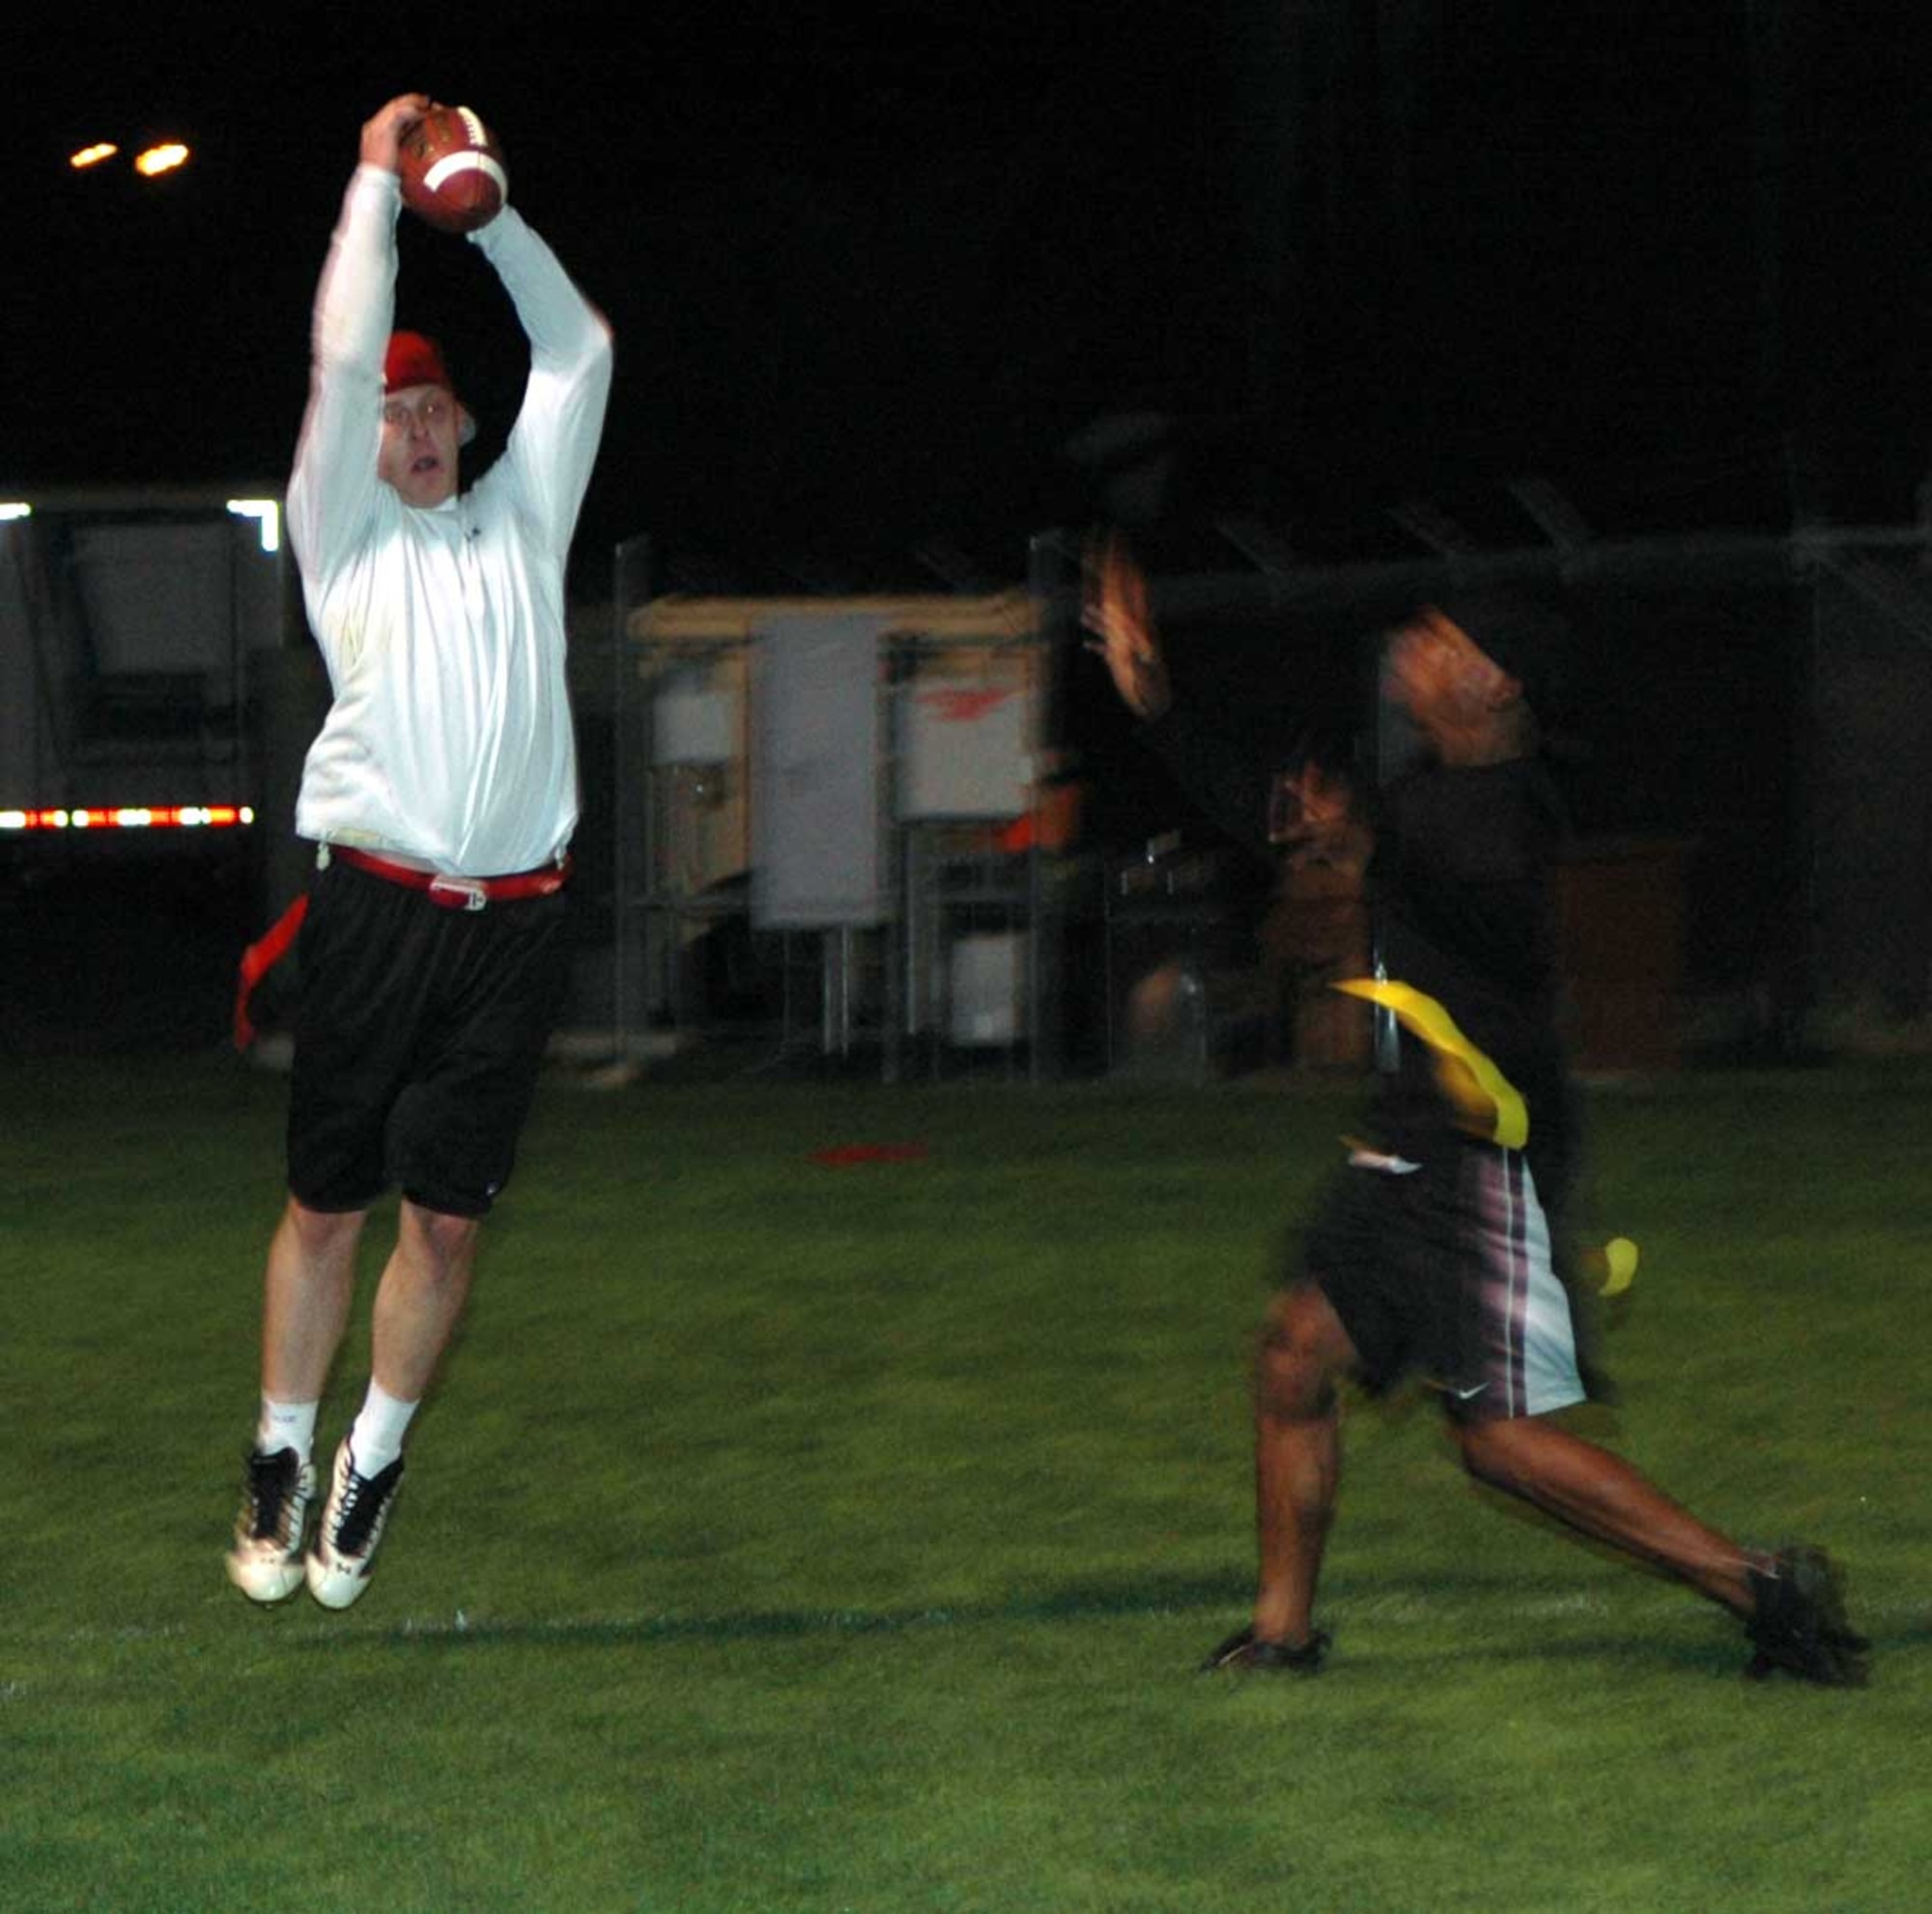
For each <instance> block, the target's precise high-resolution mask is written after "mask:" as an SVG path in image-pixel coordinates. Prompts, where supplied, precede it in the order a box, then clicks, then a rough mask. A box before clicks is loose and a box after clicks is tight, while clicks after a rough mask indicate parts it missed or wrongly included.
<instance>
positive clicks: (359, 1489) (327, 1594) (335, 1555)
mask: <svg viewBox="0 0 1932 1914" xmlns="http://www.w3.org/2000/svg"><path fill="white" fill-rule="evenodd" d="M402 1479H403V1458H402V1457H401V1456H397V1458H396V1459H395V1461H394V1462H392V1463H390V1465H389V1466H388V1468H386V1469H384V1471H382V1472H381V1473H380V1474H377V1475H373V1476H371V1475H361V1474H358V1473H357V1472H356V1470H355V1460H354V1458H353V1457H352V1456H351V1455H350V1453H349V1439H348V1438H347V1437H346V1436H345V1437H344V1438H343V1441H342V1446H341V1447H340V1448H338V1449H337V1450H336V1451H335V1473H334V1475H333V1477H332V1478H331V1480H330V1482H329V1485H328V1500H327V1502H326V1503H325V1504H324V1505H323V1511H322V1524H321V1527H320V1528H318V1529H317V1530H316V1537H315V1547H314V1549H313V1550H312V1551H311V1552H310V1555H309V1558H308V1591H309V1593H310V1594H311V1595H313V1596H314V1597H315V1598H316V1600H317V1601H318V1602H320V1603H321V1604H322V1605H323V1607H324V1608H326V1609H346V1608H347V1607H348V1606H349V1605H350V1603H351V1602H353V1601H355V1599H356V1598H357V1597H358V1596H359V1595H360V1594H361V1593H362V1591H363V1589H364V1588H366V1587H367V1586H368V1585H369V1571H370V1570H371V1569H372V1568H373V1567H374V1566H375V1563H376V1545H377V1544H378V1543H379V1542H381V1541H382V1539H383V1527H384V1524H385V1523H386V1522H387V1521H388V1519H389V1510H390V1508H391V1507H392V1506H394V1503H395V1500H396V1484H397V1483H398V1482H400V1481H401V1480H402Z"/></svg>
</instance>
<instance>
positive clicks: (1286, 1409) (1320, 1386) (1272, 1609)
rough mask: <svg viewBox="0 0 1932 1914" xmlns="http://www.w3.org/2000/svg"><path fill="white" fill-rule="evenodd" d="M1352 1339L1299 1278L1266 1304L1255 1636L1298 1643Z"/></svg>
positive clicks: (1323, 1528)
mask: <svg viewBox="0 0 1932 1914" xmlns="http://www.w3.org/2000/svg"><path fill="white" fill-rule="evenodd" d="M1354 1360H1355V1351H1354V1345H1353V1344H1352V1343H1350V1340H1349V1336H1348V1332H1347V1331H1346V1330H1345V1329H1344V1328H1343V1327H1342V1324H1341V1320H1340V1319H1339V1318H1338V1317H1337V1316H1336V1314H1335V1311H1334V1309H1333V1308H1332V1307H1331V1306H1330V1304H1329V1301H1328V1299H1327V1298H1326V1297H1325V1296H1323V1295H1322V1294H1321V1291H1320V1290H1319V1289H1316V1288H1314V1287H1313V1286H1312V1285H1308V1284H1303V1285H1300V1286H1297V1287H1296V1288H1294V1289H1292V1290H1288V1291H1286V1292H1284V1293H1283V1294H1282V1295H1281V1296H1279V1297H1277V1298H1276V1299H1275V1300H1274V1301H1273V1303H1272V1304H1271V1305H1270V1306H1269V1309H1268V1314H1267V1320H1266V1323H1265V1324H1264V1328H1263V1330H1262V1344H1261V1352H1260V1357H1259V1359H1258V1361H1257V1364H1256V1377H1255V1535H1256V1544H1257V1550H1258V1554H1259V1558H1260V1559H1259V1581H1258V1585H1257V1589H1256V1594H1255V1614H1254V1626H1255V1635H1256V1637H1257V1639H1258V1640H1261V1641H1264V1642H1286V1643H1289V1644H1290V1645H1291V1646H1298V1645H1300V1644H1301V1643H1305V1642H1306V1641H1307V1640H1308V1638H1309V1636H1310V1634H1311V1632H1312V1630H1313V1627H1314V1622H1313V1614H1314V1606H1315V1585H1316V1582H1317V1581H1318V1579H1319V1578H1320V1576H1321V1557H1322V1552H1323V1550H1324V1549H1325V1547H1326V1546H1327V1541H1328V1525H1329V1523H1330V1521H1331V1520H1332V1519H1333V1516H1334V1512H1335V1491H1336V1487H1337V1484H1338V1482H1339V1480H1340V1476H1341V1466H1342V1428H1341V1406H1340V1402H1339V1399H1338V1397H1337V1393H1336V1384H1337V1382H1338V1380H1339V1379H1340V1378H1341V1377H1342V1376H1343V1375H1345V1374H1346V1373H1347V1372H1348V1371H1349V1370H1350V1368H1351V1367H1352V1366H1353V1364H1354Z"/></svg>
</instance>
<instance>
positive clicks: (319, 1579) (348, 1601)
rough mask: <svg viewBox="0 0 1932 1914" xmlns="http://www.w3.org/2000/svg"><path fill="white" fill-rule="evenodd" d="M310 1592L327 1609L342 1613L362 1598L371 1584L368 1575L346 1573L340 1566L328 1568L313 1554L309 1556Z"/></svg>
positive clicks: (308, 1575) (308, 1579) (308, 1576)
mask: <svg viewBox="0 0 1932 1914" xmlns="http://www.w3.org/2000/svg"><path fill="white" fill-rule="evenodd" d="M306 1579H307V1582H308V1592H309V1593H310V1594H311V1595H313V1596H314V1597H315V1599H316V1600H317V1601H318V1602H320V1603H321V1604H322V1606H323V1607H324V1608H326V1609H332V1610H335V1611H336V1612H337V1613H340V1612H341V1611H342V1610H343V1609H347V1608H353V1607H354V1606H355V1604H356V1603H357V1602H359V1601H360V1600H361V1599H362V1592H363V1590H364V1589H365V1588H367V1587H368V1585H369V1578H368V1577H367V1576H366V1575H349V1574H345V1573H344V1572H343V1571H342V1570H341V1569H339V1568H326V1567H324V1565H323V1564H322V1563H321V1562H319V1561H318V1560H316V1558H315V1557H313V1556H310V1557H309V1558H308V1571H307V1578H306Z"/></svg>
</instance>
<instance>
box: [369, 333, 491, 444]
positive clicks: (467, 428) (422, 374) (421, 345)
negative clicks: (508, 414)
mask: <svg viewBox="0 0 1932 1914" xmlns="http://www.w3.org/2000/svg"><path fill="white" fill-rule="evenodd" d="M410 386H441V387H442V389H443V390H444V391H445V392H447V393H448V394H449V396H450V397H451V398H452V399H456V409H457V411H458V413H459V414H461V415H462V416H461V420H460V422H459V424H458V427H457V432H458V437H459V439H460V441H461V443H463V444H466V445H467V444H469V442H470V440H472V439H473V438H475V436H476V421H475V420H474V419H473V418H471V417H470V416H469V407H468V406H466V405H465V404H464V403H463V401H462V399H460V398H458V397H457V392H456V386H455V383H454V382H453V381H452V380H451V378H450V376H449V367H448V365H447V364H446V363H445V362H444V360H443V357H442V348H441V346H440V345H439V344H438V343H437V342H436V340H434V339H432V338H431V337H430V336H429V335H428V334H427V333H426V332H391V333H390V334H389V349H388V351H387V352H386V353H384V355H383V389H384V391H385V392H402V391H407V390H408V389H409V387H410Z"/></svg>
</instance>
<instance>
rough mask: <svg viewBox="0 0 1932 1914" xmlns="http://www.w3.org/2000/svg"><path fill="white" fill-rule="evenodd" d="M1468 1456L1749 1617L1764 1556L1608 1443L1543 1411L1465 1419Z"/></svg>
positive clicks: (1488, 1475) (1514, 1489)
mask: <svg viewBox="0 0 1932 1914" xmlns="http://www.w3.org/2000/svg"><path fill="white" fill-rule="evenodd" d="M1457 1437H1458V1440H1459V1442H1460V1443H1461V1446H1462V1450H1463V1464H1464V1466H1465V1467H1466V1468H1467V1469H1468V1471H1469V1472H1470V1473H1471V1474H1472V1475H1474V1476H1476V1477H1477V1478H1478V1479H1479V1480H1481V1481H1484V1482H1487V1483H1489V1484H1491V1486H1492V1487H1494V1488H1497V1489H1501V1490H1503V1491H1505V1492H1506V1493H1507V1494H1509V1495H1513V1496H1517V1497H1519V1498H1520V1499H1521V1500H1524V1501H1526V1502H1530V1503H1533V1504H1534V1505H1535V1506H1536V1507H1538V1508H1540V1509H1543V1510H1544V1511H1545V1512H1546V1513H1548V1514H1549V1515H1553V1516H1555V1517H1556V1518H1557V1519H1558V1520H1559V1521H1561V1522H1564V1523H1567V1524H1568V1525H1569V1526H1570V1527H1571V1528H1576V1529H1579V1530H1580V1531H1581V1532H1582V1533H1583V1534H1585V1535H1589V1536H1591V1537H1593V1538H1594V1539H1595V1540H1597V1541H1600V1542H1607V1543H1609V1544H1610V1545H1611V1546H1612V1547H1614V1548H1618V1549H1621V1550H1623V1551H1624V1553H1625V1554H1626V1555H1631V1556H1634V1557H1637V1559H1638V1560H1640V1561H1646V1562H1649V1563H1650V1564H1652V1565H1653V1566H1654V1567H1657V1568H1662V1569H1664V1570H1666V1571H1667V1572H1668V1573H1670V1574H1672V1575H1674V1576H1676V1577H1677V1578H1678V1580H1680V1581H1682V1582H1687V1583H1689V1584H1690V1586H1691V1587H1693V1588H1695V1589H1696V1590H1697V1591H1698V1592H1699V1593H1700V1594H1704V1595H1708V1596H1709V1597H1710V1599H1711V1600H1712V1601H1714V1602H1719V1603H1721V1604H1722V1605H1723V1606H1724V1607H1725V1608H1727V1609H1732V1610H1734V1611H1735V1612H1736V1613H1737V1614H1741V1615H1749V1614H1750V1613H1751V1610H1752V1607H1753V1597H1752V1594H1751V1585H1750V1571H1751V1569H1752V1567H1753V1566H1756V1565H1757V1564H1758V1558H1757V1557H1753V1556H1752V1555H1751V1554H1750V1552H1749V1551H1748V1550H1747V1549H1745V1548H1744V1547H1742V1546H1741V1545H1740V1544H1739V1543H1737V1542H1734V1541H1732V1540H1731V1538H1730V1537H1729V1536H1728V1535H1723V1534H1719V1531H1718V1530H1717V1529H1715V1528H1708V1527H1707V1526H1706V1525H1705V1524H1704V1523H1701V1522H1699V1521H1698V1520H1697V1519H1696V1517H1695V1516H1693V1515H1691V1514H1690V1511H1689V1510H1688V1509H1685V1508H1684V1507H1682V1506H1681V1505H1680V1504H1678V1503H1677V1502H1675V1501H1673V1500H1671V1499H1670V1498H1669V1497H1668V1496H1666V1495H1665V1494H1664V1493H1663V1491H1662V1489H1660V1488H1658V1486H1657V1485H1656V1484H1655V1483H1654V1482H1652V1481H1651V1480H1650V1479H1649V1477H1647V1476H1646V1475H1644V1474H1643V1473H1641V1471H1638V1470H1636V1469H1634V1468H1632V1466H1631V1465H1630V1464H1629V1463H1628V1462H1626V1461H1624V1459H1623V1458H1622V1457H1621V1456H1619V1455H1614V1454H1612V1453H1611V1452H1610V1451H1609V1450H1608V1449H1605V1448H1600V1447H1599V1446H1598V1445H1597V1444H1596V1443H1590V1442H1585V1441H1584V1440H1583V1439H1582V1438H1581V1437H1580V1436H1576V1435H1572V1434H1571V1433H1570V1431H1569V1430H1567V1429H1564V1428H1561V1427H1559V1426H1558V1425H1557V1424H1556V1423H1553V1422H1550V1421H1548V1420H1546V1419H1545V1418H1543V1417H1541V1416H1534V1415H1531V1416H1520V1417H1514V1418H1508V1419H1501V1420H1496V1421H1489V1422H1472V1423H1467V1424H1464V1425H1462V1426H1460V1427H1459V1428H1458V1430H1457Z"/></svg>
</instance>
